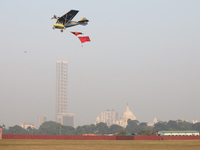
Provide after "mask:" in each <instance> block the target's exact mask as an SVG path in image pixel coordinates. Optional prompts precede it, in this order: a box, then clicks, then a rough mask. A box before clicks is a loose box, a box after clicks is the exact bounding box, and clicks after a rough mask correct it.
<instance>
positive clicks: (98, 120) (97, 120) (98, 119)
mask: <svg viewBox="0 0 200 150" xmlns="http://www.w3.org/2000/svg"><path fill="white" fill-rule="evenodd" d="M100 122H101V119H100V118H99V116H97V118H96V121H95V123H94V125H96V124H98V123H100Z"/></svg>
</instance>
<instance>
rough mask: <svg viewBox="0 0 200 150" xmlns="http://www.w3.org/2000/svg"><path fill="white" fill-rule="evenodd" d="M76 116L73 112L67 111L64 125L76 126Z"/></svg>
mask: <svg viewBox="0 0 200 150" xmlns="http://www.w3.org/2000/svg"><path fill="white" fill-rule="evenodd" d="M74 120H75V117H74V114H73V113H67V114H65V115H64V116H63V125H64V126H72V127H75V124H74V122H75V121H74Z"/></svg>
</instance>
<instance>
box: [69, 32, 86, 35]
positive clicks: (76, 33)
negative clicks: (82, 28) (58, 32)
mask: <svg viewBox="0 0 200 150" xmlns="http://www.w3.org/2000/svg"><path fill="white" fill-rule="evenodd" d="M71 33H72V34H74V35H76V36H77V35H79V34H83V33H81V32H71Z"/></svg>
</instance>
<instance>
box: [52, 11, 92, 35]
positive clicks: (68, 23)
mask: <svg viewBox="0 0 200 150" xmlns="http://www.w3.org/2000/svg"><path fill="white" fill-rule="evenodd" d="M78 12H79V11H78V10H70V11H69V12H68V13H66V14H64V15H63V16H62V17H57V16H56V15H54V16H53V17H52V18H51V19H57V21H56V23H55V24H53V29H61V32H63V29H66V28H69V27H73V26H76V25H87V24H88V22H89V20H87V19H86V18H82V19H81V20H79V21H72V19H73V18H74V16H76V14H77V13H78Z"/></svg>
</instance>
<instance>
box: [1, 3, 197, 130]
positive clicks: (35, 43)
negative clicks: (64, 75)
mask: <svg viewBox="0 0 200 150" xmlns="http://www.w3.org/2000/svg"><path fill="white" fill-rule="evenodd" d="M60 4H62V5H60ZM199 5H200V1H198V0H192V1H188V0H168V1H160V0H152V1H149V0H142V1H137V0H127V1H126V2H121V1H114V0H110V1H105V0H103V1H99V2H96V1H90V0H85V1H80V0H78V1H64V0H58V1H47V0H44V1H38V0H35V1H25V0H20V1H0V17H1V20H0V23H1V28H0V32H1V35H0V41H1V44H0V83H1V84H0V102H1V106H2V107H1V109H0V123H2V124H5V125H6V126H13V125H16V124H20V123H21V122H31V123H34V124H37V122H38V116H40V115H41V116H46V117H47V119H48V120H52V121H55V118H56V107H55V105H56V63H55V62H56V61H58V60H65V61H68V62H69V63H68V67H69V69H68V72H69V74H68V83H67V85H68V89H67V92H68V95H67V97H68V103H67V105H68V112H73V113H74V114H76V116H75V121H76V126H79V125H84V124H91V123H94V121H95V118H96V117H97V115H99V114H100V113H101V112H102V111H104V110H107V109H115V110H117V111H118V114H119V116H121V114H122V113H123V111H124V108H125V107H126V103H128V104H129V108H130V110H133V112H134V115H135V116H136V117H137V120H139V121H140V122H152V120H153V118H154V117H156V118H157V119H158V120H162V121H168V120H178V119H182V118H184V119H185V120H188V121H190V122H192V121H193V120H200V118H199V113H200V110H199V107H198V106H199V105H200V101H199V100H200V92H199V89H200V69H199V66H200V59H199V58H200V51H199V49H200V44H199V39H200V36H199V35H200V28H199V26H200V20H199V17H200V9H199ZM113 6H114V7H113ZM71 9H74V10H79V13H78V14H77V15H76V16H75V17H74V20H79V19H81V18H82V17H86V18H87V19H88V20H89V22H88V25H87V26H77V27H73V28H68V29H66V30H65V31H64V32H63V33H61V32H60V31H59V30H56V29H55V30H53V29H52V27H53V24H54V23H55V20H51V18H52V16H53V15H57V16H61V15H63V14H65V13H66V12H68V11H69V10H71ZM36 10H37V11H36ZM11 18H12V19H11ZM71 31H72V32H82V33H85V34H87V36H89V37H90V39H91V42H88V43H84V46H83V47H81V44H80V41H79V40H77V37H76V36H74V35H73V34H71V33H70V32H71Z"/></svg>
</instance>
